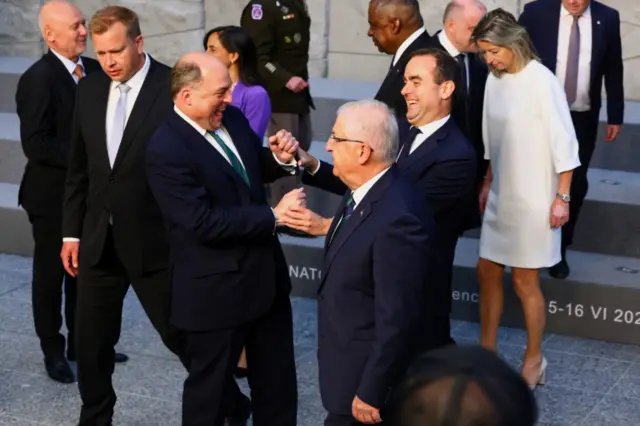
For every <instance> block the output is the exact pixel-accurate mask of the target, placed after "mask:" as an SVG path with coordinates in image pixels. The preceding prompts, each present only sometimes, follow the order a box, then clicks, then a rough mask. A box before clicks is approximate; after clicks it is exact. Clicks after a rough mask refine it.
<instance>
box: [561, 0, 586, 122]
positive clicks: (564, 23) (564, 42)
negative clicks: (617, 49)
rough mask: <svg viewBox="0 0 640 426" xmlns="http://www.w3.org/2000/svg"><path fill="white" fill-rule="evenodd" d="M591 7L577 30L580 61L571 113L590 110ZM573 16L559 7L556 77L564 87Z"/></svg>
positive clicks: (583, 16) (582, 17) (579, 20)
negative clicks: (578, 33)
mask: <svg viewBox="0 0 640 426" xmlns="http://www.w3.org/2000/svg"><path fill="white" fill-rule="evenodd" d="M591 18H592V17H591V7H587V9H586V10H585V11H584V13H583V14H582V16H581V17H580V19H578V28H579V29H580V59H579V62H578V86H577V91H576V100H575V101H574V102H573V104H572V105H569V106H570V109H571V111H589V110H590V109H591V99H589V89H590V87H589V86H590V80H591V51H592V47H593V44H592V36H593V31H592V28H591ZM572 24H573V16H572V15H571V14H570V13H569V11H568V10H567V9H565V7H564V6H561V7H560V27H559V28H558V56H557V58H556V76H557V77H558V80H559V81H560V84H561V85H562V87H564V79H565V75H566V73H567V58H568V54H569V37H570V36H571V25H572Z"/></svg>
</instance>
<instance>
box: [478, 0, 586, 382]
mask: <svg viewBox="0 0 640 426" xmlns="http://www.w3.org/2000/svg"><path fill="white" fill-rule="evenodd" d="M472 40H473V41H474V42H475V43H476V45H477V47H478V49H479V51H480V53H481V55H483V57H484V59H485V61H486V62H487V65H488V66H489V69H490V71H491V73H490V75H489V78H488V80H487V86H486V91H485V98H484V117H483V138H484V144H485V159H487V160H489V167H488V170H487V175H486V177H485V180H484V183H483V185H482V190H481V192H480V208H481V210H482V211H484V219H483V223H482V234H481V237H480V260H479V261H478V265H477V273H478V280H479V283H480V326H481V337H480V344H481V345H482V346H484V347H486V348H489V349H492V350H495V349H496V341H497V335H498V326H499V323H500V317H501V315H502V305H503V287H502V276H503V274H504V269H505V267H507V266H508V267H511V274H512V280H513V286H514V290H515V292H516V294H517V295H518V297H519V299H520V302H521V303H522V309H523V312H524V317H525V325H526V331H527V348H526V351H525V355H524V361H523V365H522V376H523V378H524V379H525V380H526V382H527V383H528V384H529V386H530V387H531V388H534V387H535V386H536V385H537V384H543V383H544V379H545V369H546V365H547V362H546V359H545V358H544V357H543V355H542V336H543V332H544V326H545V301H544V296H543V295H542V292H541V290H540V281H539V275H538V272H539V269H540V268H546V267H550V266H552V265H555V264H556V263H557V262H559V261H560V238H561V232H560V227H561V226H562V225H564V224H565V223H566V222H567V220H568V218H569V202H570V198H569V189H570V187H571V176H572V173H573V169H575V168H576V167H578V166H579V165H580V160H579V159H578V141H577V139H576V134H575V130H574V128H573V124H572V122H571V116H570V113H569V106H568V103H567V99H566V95H565V94H564V91H563V90H562V88H561V86H560V83H559V82H558V80H557V79H556V77H555V75H554V74H553V73H552V72H551V71H549V70H548V69H547V68H546V67H545V66H544V65H542V64H541V63H540V62H539V61H538V58H537V57H536V55H535V53H534V51H533V48H532V45H531V41H530V39H529V35H528V34H527V32H526V30H525V29H524V28H523V27H521V26H520V25H518V23H517V21H516V19H515V18H514V16H513V15H512V14H510V13H509V12H506V11H504V10H502V9H496V10H493V11H491V12H489V13H488V14H487V15H486V16H485V17H484V18H483V19H482V20H481V21H480V22H479V23H478V25H477V26H476V28H475V30H474V32H473V35H472Z"/></svg>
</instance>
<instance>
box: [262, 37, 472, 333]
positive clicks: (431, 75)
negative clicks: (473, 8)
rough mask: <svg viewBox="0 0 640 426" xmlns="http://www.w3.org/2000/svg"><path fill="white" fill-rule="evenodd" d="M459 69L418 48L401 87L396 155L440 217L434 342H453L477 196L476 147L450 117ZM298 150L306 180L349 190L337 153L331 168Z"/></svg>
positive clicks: (298, 216) (322, 226) (297, 215)
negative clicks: (402, 126) (403, 125)
mask: <svg viewBox="0 0 640 426" xmlns="http://www.w3.org/2000/svg"><path fill="white" fill-rule="evenodd" d="M457 73H458V64H457V62H456V60H455V59H453V58H452V57H451V56H450V55H449V54H448V53H446V52H444V51H442V50H440V49H423V50H418V51H416V52H414V53H413V54H412V55H411V59H410V60H409V62H408V64H407V68H406V71H405V75H404V80H405V86H404V88H403V89H402V95H403V96H404V98H405V101H406V103H407V108H408V110H407V120H408V121H409V123H410V124H411V128H410V129H409V131H408V133H407V134H406V135H404V136H403V137H401V139H400V140H401V147H400V153H399V155H398V156H397V159H396V163H397V165H398V169H399V170H400V171H401V172H402V173H403V174H404V175H406V176H407V177H408V178H409V179H410V180H411V181H413V182H414V184H416V185H417V186H418V187H419V189H420V191H421V194H422V195H423V197H424V198H425V199H426V200H427V201H428V202H429V205H430V208H431V211H432V212H433V215H434V218H435V222H436V227H437V230H438V247H439V250H440V252H441V253H442V255H443V264H442V265H441V267H439V268H438V269H437V271H436V273H437V275H438V285H437V286H436V288H437V289H438V291H439V292H441V297H434V298H433V299H432V300H433V302H434V303H433V306H432V309H430V310H429V315H431V316H433V318H432V321H431V328H430V332H431V333H432V335H434V336H436V338H435V339H434V340H436V341H443V342H448V343H453V340H452V339H451V337H450V326H449V313H450V309H451V302H450V301H451V297H450V295H451V275H452V270H453V260H454V255H455V248H456V244H457V241H458V236H459V235H460V233H461V232H462V231H463V229H464V227H465V224H466V219H467V217H468V216H469V212H468V210H469V205H470V203H469V199H470V197H475V196H476V195H475V187H476V184H475V180H476V164H477V160H476V153H475V150H474V148H473V146H472V145H471V143H470V142H469V141H468V140H467V138H466V137H465V136H464V135H463V134H462V132H461V131H460V130H459V129H458V127H457V125H456V123H455V121H454V120H451V119H450V117H451V107H452V100H453V98H454V91H455V83H454V81H455V80H456V77H457ZM338 136H342V135H337V136H336V135H332V137H333V139H334V140H335V141H340V138H339V137H338ZM272 148H275V147H274V146H272ZM298 154H299V156H300V163H301V165H303V166H304V168H305V169H306V171H307V173H305V175H304V176H303V182H304V183H305V184H309V185H312V186H317V187H319V188H322V189H324V190H326V191H329V192H333V193H335V194H344V192H345V190H346V189H347V188H346V187H345V184H344V183H342V182H341V180H340V179H337V178H336V176H334V175H335V174H336V171H335V168H336V165H335V159H336V156H335V155H334V165H333V166H332V165H331V164H328V163H325V162H322V161H319V160H318V159H316V158H315V157H313V156H311V155H309V154H308V153H306V152H304V151H303V150H301V149H298ZM287 214H288V216H289V219H288V220H287V226H290V227H292V228H294V229H299V230H302V231H304V232H308V233H310V234H312V235H325V234H326V233H327V223H329V221H330V219H325V218H322V217H320V216H318V215H316V214H315V213H313V212H311V211H309V210H306V209H293V210H290V211H289V212H288V213H287Z"/></svg>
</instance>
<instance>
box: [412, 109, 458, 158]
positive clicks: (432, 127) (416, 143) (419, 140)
mask: <svg viewBox="0 0 640 426" xmlns="http://www.w3.org/2000/svg"><path fill="white" fill-rule="evenodd" d="M449 117H451V115H447V116H446V117H443V118H441V119H440V120H436V121H432V122H431V123H429V124H425V125H424V126H420V127H418V128H419V129H420V132H421V133H418V135H417V136H416V138H415V139H414V140H413V142H412V143H411V150H410V151H409V155H411V154H412V153H413V152H414V151H415V150H416V149H418V148H420V145H422V144H423V143H424V141H426V140H427V139H428V138H429V137H430V136H431V135H433V134H434V133H435V132H437V131H438V129H440V127H442V126H444V124H445V123H446V122H447V121H449Z"/></svg>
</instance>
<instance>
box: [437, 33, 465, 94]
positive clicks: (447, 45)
mask: <svg viewBox="0 0 640 426" xmlns="http://www.w3.org/2000/svg"><path fill="white" fill-rule="evenodd" d="M438 40H439V41H440V44H441V45H442V47H444V50H446V51H447V53H448V54H449V55H451V56H453V58H454V59H455V58H456V56H458V55H460V54H463V55H464V69H465V74H466V75H465V78H466V79H467V89H468V88H469V85H470V83H471V81H470V80H469V55H468V54H467V53H462V52H460V51H459V50H458V49H456V48H455V46H454V45H453V43H451V40H449V37H447V34H446V33H445V32H444V30H442V31H440V32H439V33H438Z"/></svg>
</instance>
